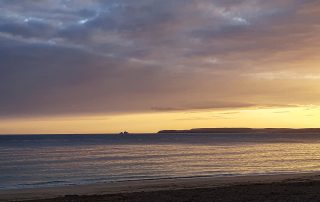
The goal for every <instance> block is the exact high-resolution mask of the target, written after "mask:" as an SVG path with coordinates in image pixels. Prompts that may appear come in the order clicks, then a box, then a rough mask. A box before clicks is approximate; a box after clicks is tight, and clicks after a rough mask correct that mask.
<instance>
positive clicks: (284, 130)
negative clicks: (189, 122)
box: [158, 128, 320, 134]
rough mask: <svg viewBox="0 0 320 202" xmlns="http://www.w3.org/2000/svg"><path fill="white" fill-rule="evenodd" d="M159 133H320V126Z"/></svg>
mask: <svg viewBox="0 0 320 202" xmlns="http://www.w3.org/2000/svg"><path fill="white" fill-rule="evenodd" d="M158 133H319V134H320V128H300V129H293V128H194V129H190V130H161V131H159V132H158Z"/></svg>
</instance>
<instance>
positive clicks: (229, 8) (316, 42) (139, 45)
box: [0, 0, 320, 134]
mask: <svg viewBox="0 0 320 202" xmlns="http://www.w3.org/2000/svg"><path fill="white" fill-rule="evenodd" d="M319 19H320V1H318V0H268V1H264V0H161V1H160V0H139V1H132V0H41V1H39V0H26V1H20V0H0V133H1V134H17V133H113V132H119V131H122V130H129V131H130V132H156V131H158V130H161V129H189V128H197V127H292V128H300V127H302V128H303V127H320V113H319V112H320V34H319V33H320V20H319Z"/></svg>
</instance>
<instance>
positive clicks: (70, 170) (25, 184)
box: [0, 133, 320, 190]
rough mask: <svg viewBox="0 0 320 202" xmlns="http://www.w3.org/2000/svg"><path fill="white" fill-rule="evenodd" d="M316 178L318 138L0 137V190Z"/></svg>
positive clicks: (319, 167)
mask: <svg viewBox="0 0 320 202" xmlns="http://www.w3.org/2000/svg"><path fill="white" fill-rule="evenodd" d="M317 171H320V134H277V133H272V134H240V133H227V134H188V133H185V134H128V135H118V134H113V135H112V134H106V135H102V134H86V135H85V134H84V135H1V136H0V190H10V189H25V188H40V187H56V186H68V185H84V184H93V183H105V182H106V183H108V182H115V181H132V180H152V179H164V178H165V179H166V178H193V177H215V176H217V177H219V176H246V175H275V174H284V173H285V174H289V173H311V172H317Z"/></svg>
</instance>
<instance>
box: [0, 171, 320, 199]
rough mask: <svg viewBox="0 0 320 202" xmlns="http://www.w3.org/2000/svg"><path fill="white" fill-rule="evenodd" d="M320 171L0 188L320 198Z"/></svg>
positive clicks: (127, 195)
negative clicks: (52, 186)
mask: <svg viewBox="0 0 320 202" xmlns="http://www.w3.org/2000/svg"><path fill="white" fill-rule="evenodd" d="M319 190H320V175H319V174H315V173H313V174H283V175H260V176H238V177H195V178H179V179H160V180H140V181H125V182H113V183H100V184H92V185H77V186H64V187H54V188H34V189H19V190H7V191H5V190H3V191H0V200H1V201H27V200H28V201H39V202H40V201H43V202H44V201H48V202H51V201H52V202H60V201H319V200H320V193H319Z"/></svg>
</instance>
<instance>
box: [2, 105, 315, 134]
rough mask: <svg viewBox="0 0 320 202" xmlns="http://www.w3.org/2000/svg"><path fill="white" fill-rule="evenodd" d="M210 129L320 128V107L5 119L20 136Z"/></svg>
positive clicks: (5, 124)
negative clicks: (22, 134)
mask: <svg viewBox="0 0 320 202" xmlns="http://www.w3.org/2000/svg"><path fill="white" fill-rule="evenodd" d="M210 127H251V128H266V127H268V128H270V127H275V128H283V127H284V128H286V127H288V128H316V127H320V107H318V106H297V107H278V108H274V107H272V108H245V109H230V110H196V111H175V112H157V113H138V114H127V115H112V116H110V115H109V116H106V115H81V116H64V117H39V118H30V119H23V118H19V119H5V120H2V121H1V122H0V131H1V133H2V134H19V133H24V134H26V133H30V134H32V133H118V132H120V131H123V130H127V131H129V132H132V133H141V132H157V131H159V130H163V129H190V128H210Z"/></svg>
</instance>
